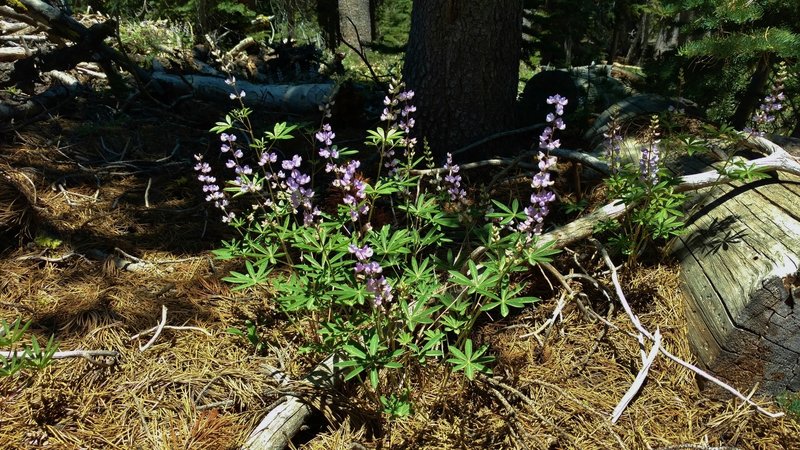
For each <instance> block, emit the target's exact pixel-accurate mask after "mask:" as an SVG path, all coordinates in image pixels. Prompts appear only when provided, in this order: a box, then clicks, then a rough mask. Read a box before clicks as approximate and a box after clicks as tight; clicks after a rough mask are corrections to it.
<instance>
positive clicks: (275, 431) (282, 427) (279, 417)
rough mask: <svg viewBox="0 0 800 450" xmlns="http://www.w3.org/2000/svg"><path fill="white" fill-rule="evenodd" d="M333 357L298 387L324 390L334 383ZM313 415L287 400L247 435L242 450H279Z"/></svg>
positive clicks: (305, 406) (297, 400)
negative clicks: (302, 385) (304, 385)
mask: <svg viewBox="0 0 800 450" xmlns="http://www.w3.org/2000/svg"><path fill="white" fill-rule="evenodd" d="M335 360H336V358H335V356H334V355H331V356H329V357H328V358H326V359H325V360H324V361H323V362H321V363H319V364H318V365H317V366H316V367H314V370H312V371H311V373H310V374H308V375H307V376H306V377H305V379H303V381H302V382H301V383H303V384H306V385H309V386H312V387H314V388H326V387H330V386H332V385H334V384H335V383H336V382H337V381H338V373H337V372H336V371H335V370H334V368H333V365H334V361H335ZM312 412H313V410H312V408H311V406H310V405H309V404H308V403H307V402H305V401H303V400H302V399H300V398H298V397H296V396H288V397H287V398H286V401H284V402H283V403H281V404H279V405H278V406H276V407H275V408H274V409H273V410H272V411H270V412H269V414H267V415H266V416H265V417H264V418H263V419H262V420H261V422H260V423H259V424H258V426H257V427H256V428H255V430H253V432H252V433H250V436H249V437H248V438H247V441H246V442H245V444H244V446H243V447H242V449H243V450H283V449H285V448H286V447H287V446H288V445H289V441H290V440H291V439H292V437H294V435H296V434H297V432H298V431H300V427H301V426H302V425H303V424H304V423H305V421H306V420H307V419H308V417H309V416H310V415H311V413H312Z"/></svg>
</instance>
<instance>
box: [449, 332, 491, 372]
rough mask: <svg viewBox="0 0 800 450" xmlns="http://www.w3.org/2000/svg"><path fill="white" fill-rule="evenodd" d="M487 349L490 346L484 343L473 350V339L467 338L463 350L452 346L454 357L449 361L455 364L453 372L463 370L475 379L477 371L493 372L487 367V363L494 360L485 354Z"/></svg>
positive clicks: (451, 353) (451, 352)
mask: <svg viewBox="0 0 800 450" xmlns="http://www.w3.org/2000/svg"><path fill="white" fill-rule="evenodd" d="M487 349H488V347H487V346H485V345H484V346H482V347H481V348H479V349H478V350H477V351H475V352H473V350H472V339H467V340H466V341H465V342H464V351H463V352H462V351H461V350H459V349H458V348H456V347H450V355H452V357H451V358H449V359H448V360H447V362H449V363H450V364H452V365H453V372H457V371H463V372H464V374H465V375H466V376H467V378H469V379H470V380H474V379H475V374H476V373H483V374H490V373H492V370H491V369H490V368H488V367H486V364H488V363H490V362H492V361H493V360H494V358H493V357H491V356H484V355H483V354H484V353H485V352H486V350H487Z"/></svg>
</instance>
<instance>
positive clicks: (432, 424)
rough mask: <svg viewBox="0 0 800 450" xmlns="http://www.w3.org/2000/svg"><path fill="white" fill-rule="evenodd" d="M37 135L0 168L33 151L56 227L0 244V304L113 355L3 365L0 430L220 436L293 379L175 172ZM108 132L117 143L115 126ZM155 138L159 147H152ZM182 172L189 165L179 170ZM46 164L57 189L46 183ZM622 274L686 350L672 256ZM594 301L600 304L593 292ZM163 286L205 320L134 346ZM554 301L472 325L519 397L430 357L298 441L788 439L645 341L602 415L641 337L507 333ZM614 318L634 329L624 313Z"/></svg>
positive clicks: (28, 435) (24, 163) (399, 444)
mask: <svg viewBox="0 0 800 450" xmlns="http://www.w3.org/2000/svg"><path fill="white" fill-rule="evenodd" d="M64 128H68V126H66V125H65V126H64ZM148 133H150V134H152V136H150V134H148ZM192 133H198V132H197V131H196V130H192ZM22 136H23V137H26V136H25V135H22ZM90 136H91V134H90ZM141 136H145V141H147V139H153V141H152V142H151V145H150V146H149V147H148V146H147V145H140V146H139V147H131V149H130V153H129V154H128V156H129V157H131V158H134V157H135V158H141V159H144V158H146V157H147V156H148V155H147V154H146V152H144V150H143V149H145V148H162V147H164V145H166V146H168V147H169V148H172V145H173V143H163V142H158V141H157V139H163V133H160V134H159V133H153V132H152V130H150V129H147V130H141ZM148 136H149V137H148ZM36 139H40V140H42V139H43V138H41V136H38V137H37V136H32V137H30V138H29V139H28V140H23V141H21V142H18V143H17V145H16V146H15V148H14V150H13V151H9V152H8V153H7V155H9V158H10V159H9V164H10V166H9V167H11V166H13V167H16V168H20V167H28V166H30V167H37V168H39V169H38V170H39V171H41V172H42V173H48V174H50V175H49V178H47V179H34V178H31V179H33V180H34V184H35V187H36V188H37V189H36V192H37V194H36V198H35V202H37V203H38V205H39V206H41V207H42V208H41V209H37V210H36V215H35V216H31V217H34V220H35V221H38V223H34V224H32V226H45V227H46V228H48V229H50V230H53V231H54V233H55V234H56V235H58V236H59V237H61V238H63V240H64V241H65V243H64V244H63V246H60V247H58V248H55V249H41V248H37V247H35V246H23V247H19V248H18V249H17V250H16V251H14V252H6V253H5V254H4V255H3V256H4V258H3V259H1V260H0V318H5V319H12V318H15V317H18V316H21V317H23V318H24V319H31V320H32V321H33V322H34V325H33V330H34V331H35V332H37V333H38V334H39V335H40V336H41V337H44V338H46V337H48V336H49V335H50V334H55V336H56V338H57V339H58V341H59V343H60V348H61V349H62V350H68V349H108V350H116V351H118V352H119V353H120V356H119V358H118V362H117V364H116V365H115V366H113V367H111V368H98V367H96V366H91V365H90V364H89V363H88V362H86V361H84V360H81V359H77V360H60V361H57V362H55V363H54V364H53V365H52V366H50V367H48V368H46V369H44V370H42V371H38V372H37V371H31V372H25V373H24V374H21V375H18V376H16V377H14V378H5V379H0V447H3V448H34V447H39V446H42V445H45V444H46V445H47V446H48V447H50V448H110V449H114V448H119V449H128V448H142V449H180V448H184V449H190V448H191V449H218V448H236V447H237V445H238V444H241V443H242V442H243V441H244V439H245V437H246V436H247V434H248V433H249V431H250V430H251V429H252V427H253V426H254V425H255V423H257V421H258V420H260V418H261V417H262V416H263V415H264V414H265V413H266V410H267V409H268V407H269V406H270V405H271V404H272V403H273V402H274V401H275V400H276V399H277V398H278V397H279V396H280V393H279V392H277V391H276V389H275V386H276V384H277V383H276V381H275V380H274V379H273V378H271V377H270V376H269V371H268V370H265V367H266V366H274V367H280V368H282V369H283V370H284V371H285V372H286V373H287V374H289V375H290V376H291V377H292V378H294V379H299V378H301V377H302V376H303V373H304V371H305V370H307V369H308V368H309V367H310V366H311V365H312V364H313V362H314V361H308V360H305V359H303V358H301V357H299V356H298V355H297V354H296V351H295V350H296V345H297V340H298V339H297V335H298V333H297V331H296V330H293V329H292V328H291V327H289V326H287V322H286V321H283V320H280V319H278V318H277V316H276V315H275V313H274V311H272V310H271V306H270V304H269V302H267V301H265V300H264V299H263V298H260V297H258V296H257V295H253V296H250V297H241V296H239V297H237V296H235V295H234V294H232V293H231V292H230V290H229V289H228V287H227V286H225V284H224V283H222V282H221V281H220V279H219V278H220V277H221V276H222V275H224V274H225V273H226V270H227V269H228V267H225V266H214V264H218V263H212V262H211V261H210V260H209V259H208V258H207V257H206V253H205V250H207V249H208V248H210V247H212V246H213V245H214V243H216V242H218V241H219V237H220V236H219V234H218V229H217V228H215V226H213V225H212V224H211V223H208V222H207V221H206V218H205V216H204V214H203V210H202V208H198V207H197V206H198V205H199V204H200V200H199V199H198V198H197V193H196V192H195V187H194V186H193V185H192V183H187V182H186V181H185V180H183V181H182V177H181V176H177V177H176V176H175V175H174V174H169V175H156V176H154V177H153V181H152V188H151V195H152V197H151V198H150V203H151V208H145V207H144V199H143V195H144V186H145V185H146V184H147V182H148V179H149V178H151V177H150V176H149V175H141V176H123V175H109V174H108V173H107V172H103V171H100V170H97V171H96V172H91V173H87V172H85V171H83V172H82V171H79V170H77V169H76V167H75V165H74V164H72V165H71V164H69V162H68V161H67V162H64V161H61V160H60V159H59V160H58V161H56V160H55V159H48V158H47V157H46V155H48V154H52V153H55V152H50V153H47V152H48V151H50V150H52V149H50V148H47V146H46V145H45V144H44V140H42V141H41V142H39V141H37V140H36ZM185 139H187V140H188V139H191V137H190V136H187V137H185ZM106 142H107V143H108V145H109V146H114V145H116V147H115V148H117V149H121V148H123V146H124V145H126V144H125V143H124V142H116V143H115V142H112V141H111V140H110V139H109V140H107V141H106ZM147 142H150V141H147ZM184 142H186V141H184ZM84 144H85V145H82V146H80V147H79V148H78V147H75V148H72V149H71V153H65V152H66V150H65V151H61V150H58V153H59V154H60V155H61V156H59V158H61V159H63V157H66V156H70V157H73V158H75V159H76V160H81V161H88V160H94V161H97V160H98V158H99V156H102V152H103V149H101V148H100V146H99V144H98V141H97V139H94V137H93V139H92V140H89V141H86V142H84ZM159 145H160V147H159ZM42 147H45V148H44V149H43V148H42ZM137 149H138V151H139V153H136V151H137ZM106 156H107V155H106ZM156 156H158V157H163V155H153V157H152V158H151V159H156V158H155V157H156ZM99 160H100V161H102V159H99ZM101 165H102V164H101ZM4 167H5V166H4ZM5 170H6V172H8V169H5ZM25 173H29V172H25ZM186 173H187V177H188V178H191V175H190V174H189V169H187V170H186ZM23 181H24V180H23ZM55 182H61V183H62V185H64V187H65V191H66V192H64V191H61V190H59V189H50V187H51V186H50V185H51V184H53V183H55ZM21 185H22V184H20V183H16V184H14V183H5V184H2V182H0V205H5V206H7V205H11V206H10V207H9V208H11V209H8V211H11V212H10V213H8V214H7V215H6V216H0V217H3V218H5V217H7V216H8V217H11V219H8V220H7V219H3V220H6V222H9V220H11V222H13V223H17V222H14V221H16V220H17V219H18V218H19V217H20V214H21V212H20V211H23V210H25V211H30V205H32V204H33V201H32V198H31V197H30V195H25V193H24V192H22V188H20V186H21ZM98 189H99V191H98ZM96 193H97V195H95V194H96ZM28 194H30V192H28ZM8 199H12V200H14V201H13V202H11V203H9V200H8ZM16 199H19V201H23V200H24V201H25V202H27V203H24V204H23V203H18V202H17V200H16ZM16 205H23V206H24V208H22V209H15V208H17V206H16ZM6 222H3V223H6ZM11 222H9V223H11ZM115 248H119V249H122V250H123V251H125V252H126V253H130V254H132V255H134V256H135V257H137V258H141V259H142V260H143V261H147V262H150V263H152V264H150V265H147V266H145V269H144V270H141V271H139V272H136V273H131V272H128V271H125V270H121V269H120V268H119V267H117V266H116V265H115V264H113V261H112V259H111V258H110V256H111V255H114V254H115V250H114V249H115ZM91 250H100V251H101V254H104V255H106V256H105V260H103V259H87V258H84V257H81V256H72V257H69V258H65V259H63V260H61V261H58V262H45V261H41V260H36V259H29V260H19V259H17V258H18V257H20V256H31V255H44V256H47V257H51V258H56V259H57V258H58V257H59V256H60V255H65V254H68V253H70V252H74V253H76V254H81V255H88V254H89V252H90V251H91ZM117 256H119V255H117ZM187 258H188V259H187ZM587 265H588V264H587ZM537 276H538V275H537ZM625 278H626V281H624V283H625V285H624V286H623V287H624V288H625V290H626V293H628V295H629V297H630V301H631V303H632V304H633V305H634V308H635V309H636V311H637V313H638V314H640V317H641V319H642V322H643V324H644V325H645V326H646V327H648V328H649V329H651V330H655V328H656V327H658V328H659V329H660V331H661V333H662V335H663V345H665V346H666V347H667V348H668V349H669V350H670V351H672V352H674V353H675V354H677V355H678V356H680V357H683V358H686V359H691V356H690V353H689V349H688V347H687V340H686V329H685V320H684V318H683V309H682V304H683V303H682V299H681V298H680V293H679V291H678V283H677V274H676V272H675V270H674V269H672V268H670V267H657V268H654V269H642V270H639V271H637V272H636V273H635V274H634V273H628V274H626V277H625ZM541 284H542V286H541V287H542V289H546V288H547V284H546V283H541ZM586 293H587V294H588V295H590V296H592V295H595V293H594V292H593V291H590V290H587V292H586ZM591 300H592V304H593V305H595V307H596V308H598V309H599V310H602V308H601V306H602V304H603V301H604V300H603V299H602V297H600V296H598V298H592V299H591ZM162 305H166V306H167V308H168V323H169V324H170V325H191V326H197V327H202V328H204V329H206V330H208V331H209V332H211V333H212V335H213V336H206V335H205V334H203V333H199V332H196V331H192V330H168V329H167V330H164V331H163V333H162V335H161V336H160V337H159V339H158V340H157V341H156V342H155V345H153V346H152V347H151V348H150V349H148V350H147V351H146V352H144V353H141V352H140V351H139V344H141V343H143V342H145V341H146V340H147V339H148V338H149V336H145V337H144V338H142V341H131V340H130V339H129V337H130V336H131V335H133V334H136V333H138V332H141V331H143V330H146V329H149V328H151V327H153V326H154V325H156V323H157V321H158V320H159V318H160V311H161V307H162ZM553 307H554V302H553V301H544V302H541V303H540V304H539V305H538V307H537V308H536V309H532V308H531V309H526V310H525V311H523V312H522V313H520V314H519V315H517V316H516V317H514V318H510V319H506V320H503V321H498V322H490V323H486V324H483V325H482V327H481V330H480V332H479V335H477V336H475V339H476V340H477V341H480V342H486V343H489V344H491V348H492V351H493V352H494V354H495V355H496V356H497V357H498V361H497V364H496V365H495V367H494V372H495V375H496V376H497V377H498V378H497V379H498V380H499V381H500V382H501V383H504V384H506V385H508V386H510V387H511V388H513V389H515V390H517V391H519V392H520V393H521V394H522V395H524V396H525V397H526V400H523V399H522V398H520V397H519V396H518V395H517V394H515V393H514V392H513V391H511V390H510V389H507V388H504V387H502V386H500V385H494V384H491V383H487V382H485V381H476V382H468V381H467V380H465V379H464V378H463V377H462V376H461V375H448V372H449V369H448V368H446V367H436V366H434V367H428V368H426V369H424V370H423V371H422V372H421V373H419V374H410V375H411V376H412V378H413V379H414V383H415V388H414V390H413V396H414V399H413V400H414V402H415V407H416V414H415V415H414V416H413V417H411V418H407V419H402V420H398V421H395V422H392V423H381V422H380V420H377V419H376V418H375V416H374V415H373V414H370V412H369V411H368V410H367V407H366V406H365V405H366V404H367V402H368V399H367V397H366V395H365V394H364V393H363V391H362V390H360V389H357V388H352V387H350V388H349V391H346V392H337V393H333V394H332V395H330V398H333V399H334V405H333V414H331V413H330V411H329V412H328V414H326V416H327V417H328V418H329V420H328V423H327V425H324V426H323V427H322V428H323V430H322V431H321V432H320V433H318V434H317V435H316V437H314V438H312V439H310V440H309V441H308V442H306V443H304V444H303V445H302V448H308V449H353V450H359V449H361V448H395V449H455V448H460V449H507V448H548V449H608V448H628V449H646V448H654V449H655V448H663V449H666V448H676V447H674V446H676V445H681V444H694V445H697V446H698V447H695V448H702V446H703V445H715V446H730V447H731V448H739V449H790V448H797V447H798V444H797V443H796V442H797V441H798V439H797V436H800V426H799V425H798V423H797V422H795V421H794V420H792V419H790V418H782V419H778V420H772V419H768V418H766V417H763V416H761V415H758V414H756V413H755V412H754V411H753V410H752V408H749V407H746V406H743V405H742V404H741V403H740V402H737V401H734V400H717V399H712V398H708V397H706V396H705V395H704V394H703V393H701V392H700V391H699V390H698V387H697V383H696V381H695V379H694V376H693V375H692V374H690V373H689V372H687V371H686V370H684V369H682V368H679V367H677V366H676V365H674V364H672V363H671V362H669V361H667V360H665V359H657V360H656V362H655V364H654V365H653V367H652V368H651V370H650V374H649V376H648V380H647V383H646V384H645V385H644V387H643V389H642V391H641V393H640V395H639V396H638V397H637V398H635V399H634V401H633V402H632V404H631V405H630V407H629V408H628V409H627V410H626V411H625V413H624V414H623V416H622V418H621V420H620V421H619V422H618V423H617V424H616V425H611V424H610V421H609V416H610V414H611V411H612V410H613V409H614V407H615V406H616V404H617V402H618V401H619V399H620V398H621V397H622V395H623V394H624V392H625V391H626V390H627V388H628V386H629V385H630V383H631V382H632V381H633V379H634V377H635V375H636V372H637V371H638V368H639V364H640V359H639V350H638V347H637V344H636V342H635V340H634V339H631V338H629V337H628V336H626V335H624V334H622V333H620V332H618V331H614V330H608V331H607V332H604V327H603V325H602V324H600V323H590V322H588V321H586V320H585V319H584V318H583V317H582V316H581V315H580V314H579V312H578V311H577V310H576V309H574V308H573V307H572V306H568V307H567V309H566V310H565V312H564V320H563V321H562V322H561V323H559V324H558V325H557V328H556V329H555V330H554V332H553V333H552V334H551V335H550V336H549V338H548V339H547V340H546V344H545V346H544V347H543V348H541V347H539V344H538V343H537V341H536V339H534V337H532V336H528V337H523V336H526V334H529V333H530V331H532V330H534V329H536V328H537V327H538V326H539V324H541V323H542V322H543V321H544V320H545V319H546V318H547V317H548V316H549V315H550V314H551V312H552V309H553ZM256 317H260V318H262V319H265V320H264V322H265V323H268V324H269V326H268V327H262V329H261V330H260V331H261V332H262V335H263V336H264V339H266V340H267V341H268V342H270V343H271V344H272V345H273V346H274V347H275V348H276V349H278V350H280V352H275V351H271V352H270V353H271V356H270V357H267V358H257V357H253V356H252V355H250V354H249V353H248V351H249V349H248V348H246V347H245V344H244V342H243V341H242V340H241V339H239V338H236V337H234V336H231V335H230V334H227V333H226V332H225V330H226V328H227V327H229V326H241V325H242V322H243V320H244V318H256ZM611 320H612V321H613V322H614V323H615V324H617V325H618V326H620V327H621V328H623V329H628V330H631V329H632V327H631V326H630V324H628V323H627V319H626V318H625V317H624V315H620V314H615V315H613V316H612V317H611ZM279 353H280V354H279ZM739 388H741V389H745V390H747V389H750V388H752V387H751V386H739ZM348 395H349V396H351V397H350V398H346V396H348ZM765 404H768V401H767V400H765ZM320 421H322V419H320ZM298 445H299V444H298Z"/></svg>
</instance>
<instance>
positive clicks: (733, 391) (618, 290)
mask: <svg viewBox="0 0 800 450" xmlns="http://www.w3.org/2000/svg"><path fill="white" fill-rule="evenodd" d="M592 241H593V243H594V245H595V246H596V247H597V249H598V250H599V251H600V253H601V254H602V255H603V260H604V261H605V263H606V266H608V268H609V270H610V271H611V281H612V283H613V284H614V290H615V291H616V294H617V298H618V299H619V301H620V303H622V306H623V308H624V309H625V312H626V313H627V314H628V317H629V318H630V319H631V322H632V323H633V325H634V327H635V328H636V331H637V332H638V333H641V334H642V335H644V336H646V337H647V338H648V339H650V340H651V341H653V342H654V343H655V342H656V336H655V335H654V334H652V333H650V332H649V331H647V329H645V328H644V326H642V324H641V322H640V321H639V319H638V318H637V317H636V315H635V314H634V313H633V311H632V310H631V307H630V304H628V301H627V299H626V298H625V293H624V292H623V290H622V286H621V285H620V282H619V275H618V274H617V268H616V267H615V266H614V263H613V262H612V261H611V257H610V256H609V255H608V252H607V251H606V249H605V247H604V246H603V244H601V243H600V241H598V240H596V239H593V240H592ZM595 317H597V319H599V320H600V321H603V322H606V320H605V318H603V317H601V316H599V315H597V314H595ZM609 325H610V326H611V327H612V328H615V329H619V327H617V326H616V325H613V324H611V323H610V322H609ZM627 334H629V335H631V336H634V337H637V336H636V335H635V334H633V333H627ZM654 346H655V345H654ZM657 348H658V351H659V352H660V353H661V354H663V355H664V356H666V357H667V358H669V359H671V360H672V361H674V362H676V363H677V364H679V365H681V366H683V367H685V368H687V369H689V370H691V371H692V372H694V373H696V374H697V375H700V376H701V377H703V378H705V379H706V380H708V381H711V382H712V383H714V384H716V385H717V386H719V387H721V388H723V389H725V390H726V391H728V392H730V393H731V394H733V395H734V396H735V397H736V398H738V399H740V400H742V401H744V402H745V403H747V404H749V405H751V406H753V407H754V408H755V409H756V410H757V411H758V412H760V413H761V414H764V415H765V416H767V417H771V418H773V419H774V418H778V417H783V416H784V415H785V414H784V413H782V412H778V413H773V412H769V411H767V410H766V409H764V408H762V407H761V406H759V405H758V404H756V403H755V402H754V401H752V400H750V398H749V397H746V396H745V395H744V394H742V393H741V392H739V391H737V390H736V389H735V388H734V387H733V386H731V385H729V384H727V383H725V382H724V381H722V380H720V379H718V378H716V377H714V376H713V375H711V374H709V373H708V372H706V371H704V370H702V369H700V368H699V367H697V366H695V365H694V364H691V363H688V362H686V361H684V360H682V359H680V358H678V357H677V356H675V355H673V354H672V353H670V352H669V351H667V350H666V349H664V347H663V346H658V347H657Z"/></svg>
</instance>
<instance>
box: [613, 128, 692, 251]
mask: <svg viewBox="0 0 800 450" xmlns="http://www.w3.org/2000/svg"><path fill="white" fill-rule="evenodd" d="M604 137H605V144H604V145H605V147H606V159H607V162H608V165H609V169H610V173H611V175H610V176H609V178H608V179H607V180H606V185H607V186H608V193H609V196H610V197H611V198H616V199H620V200H622V201H623V202H625V203H626V204H628V205H632V212H631V213H630V214H628V215H626V216H624V217H623V218H621V219H619V220H614V221H609V222H603V223H601V225H600V229H601V230H604V231H611V233H612V234H611V238H610V243H611V244H612V245H613V246H614V247H615V248H617V249H618V250H619V251H621V252H622V253H623V254H625V255H627V256H628V261H629V263H633V262H635V261H636V260H637V258H638V257H639V256H641V254H642V252H643V251H644V250H645V248H646V246H647V244H648V243H650V242H653V241H655V240H658V239H667V238H670V237H672V236H676V235H678V234H680V233H681V231H682V230H683V222H682V221H681V220H680V219H681V217H682V216H683V211H682V209H681V207H682V205H683V202H684V200H685V196H684V195H683V194H679V193H676V192H675V190H674V187H675V185H676V184H677V179H676V178H675V177H674V176H673V175H671V174H670V173H669V171H667V170H665V169H664V167H663V164H662V162H663V155H662V152H663V151H664V147H665V146H664V145H662V142H661V133H660V125H659V117H658V116H653V117H652V118H651V119H650V125H649V127H648V128H647V131H646V132H645V135H644V139H643V141H644V145H642V146H641V149H640V151H641V154H640V158H639V164H638V167H637V166H634V165H631V164H628V165H623V164H622V161H621V158H620V143H621V141H622V137H621V136H620V134H619V126H618V125H617V124H616V122H615V121H612V122H611V126H610V127H609V130H608V132H607V133H606V134H605V135H604Z"/></svg>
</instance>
